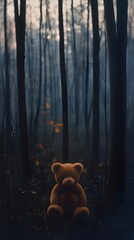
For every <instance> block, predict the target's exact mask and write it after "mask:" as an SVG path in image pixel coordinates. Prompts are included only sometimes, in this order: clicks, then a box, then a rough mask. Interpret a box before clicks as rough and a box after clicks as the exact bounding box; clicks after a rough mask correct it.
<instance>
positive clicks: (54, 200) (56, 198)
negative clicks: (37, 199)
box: [50, 184, 59, 204]
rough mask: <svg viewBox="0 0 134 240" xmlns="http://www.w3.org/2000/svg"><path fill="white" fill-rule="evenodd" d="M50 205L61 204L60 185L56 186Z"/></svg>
mask: <svg viewBox="0 0 134 240" xmlns="http://www.w3.org/2000/svg"><path fill="white" fill-rule="evenodd" d="M50 204H59V188H58V184H56V185H55V186H54V188H53V189H52V192H51V196H50Z"/></svg>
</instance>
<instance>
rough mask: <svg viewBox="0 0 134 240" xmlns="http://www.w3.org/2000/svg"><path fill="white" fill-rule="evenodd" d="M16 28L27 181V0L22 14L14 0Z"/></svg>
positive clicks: (21, 129)
mask: <svg viewBox="0 0 134 240" xmlns="http://www.w3.org/2000/svg"><path fill="white" fill-rule="evenodd" d="M14 10H15V27H16V48H17V80H18V100H19V125H20V138H21V154H22V160H23V163H24V170H25V177H26V179H25V181H26V182H28V180H29V178H30V175H31V174H30V173H31V171H30V162H29V147H28V129H27V114H26V97H25V67H24V61H25V18H26V0H21V1H20V14H19V11H18V0H14Z"/></svg>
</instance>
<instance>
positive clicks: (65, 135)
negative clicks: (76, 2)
mask: <svg viewBox="0 0 134 240" xmlns="http://www.w3.org/2000/svg"><path fill="white" fill-rule="evenodd" d="M62 2H63V0H59V36H60V42H59V48H60V73H61V86H62V118H63V161H64V162H67V161H68V148H69V146H68V142H69V141H68V138H69V136H68V99H67V81H66V68H65V54H64V27H63V13H62Z"/></svg>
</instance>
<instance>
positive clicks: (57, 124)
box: [56, 123, 64, 127]
mask: <svg viewBox="0 0 134 240" xmlns="http://www.w3.org/2000/svg"><path fill="white" fill-rule="evenodd" d="M56 126H57V127H63V126H64V124H63V123H56Z"/></svg>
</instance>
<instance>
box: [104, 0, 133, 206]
mask: <svg viewBox="0 0 134 240" xmlns="http://www.w3.org/2000/svg"><path fill="white" fill-rule="evenodd" d="M127 8H128V1H127V0H124V1H123V2H120V1H117V30H116V26H115V17H114V8H113V1H112V0H110V1H109V0H104V9H105V19H106V26H107V36H108V49H109V69H110V88H111V143H110V144H111V145H110V156H109V160H110V169H109V181H108V186H107V192H106V200H107V205H108V207H110V208H111V207H113V206H119V205H120V204H121V203H123V201H124V196H125V160H126V143H125V139H126V49H127Z"/></svg>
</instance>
